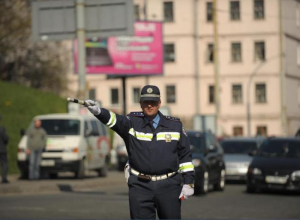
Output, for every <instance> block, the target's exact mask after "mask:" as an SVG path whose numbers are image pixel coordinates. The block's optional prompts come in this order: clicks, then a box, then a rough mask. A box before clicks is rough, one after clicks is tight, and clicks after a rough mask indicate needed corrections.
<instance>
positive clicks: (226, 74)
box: [71, 0, 300, 135]
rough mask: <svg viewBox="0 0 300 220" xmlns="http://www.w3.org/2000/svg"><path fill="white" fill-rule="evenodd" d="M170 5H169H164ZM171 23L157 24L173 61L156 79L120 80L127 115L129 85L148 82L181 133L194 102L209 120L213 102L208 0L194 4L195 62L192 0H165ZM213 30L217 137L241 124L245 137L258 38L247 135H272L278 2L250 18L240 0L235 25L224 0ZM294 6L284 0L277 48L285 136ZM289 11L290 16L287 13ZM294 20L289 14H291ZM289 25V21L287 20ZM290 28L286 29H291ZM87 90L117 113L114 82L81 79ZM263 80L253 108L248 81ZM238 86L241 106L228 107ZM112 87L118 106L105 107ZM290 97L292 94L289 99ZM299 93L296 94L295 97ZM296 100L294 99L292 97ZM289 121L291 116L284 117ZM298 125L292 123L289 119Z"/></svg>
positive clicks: (153, 16)
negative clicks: (238, 51)
mask: <svg viewBox="0 0 300 220" xmlns="http://www.w3.org/2000/svg"><path fill="white" fill-rule="evenodd" d="M170 1H171V0H170ZM163 2H165V1H163V0H148V1H146V3H147V18H148V20H150V21H163ZM172 2H173V5H174V12H173V13H174V22H164V26H163V32H164V37H163V42H164V43H174V45H175V56H176V58H175V62H173V63H165V64H164V75H163V76H154V77H134V78H128V79H127V81H126V85H127V91H126V93H127V111H128V112H130V111H139V110H140V107H139V105H138V104H135V103H133V102H132V88H133V87H140V88H142V87H143V86H144V85H145V84H155V85H157V86H159V88H160V90H161V95H162V106H167V107H169V108H170V110H171V114H172V115H173V116H176V117H180V118H181V119H182V120H183V121H184V122H185V126H186V127H187V128H189V129H191V128H192V127H193V124H192V121H193V116H194V115H196V114H197V112H196V104H197V102H199V103H200V104H199V106H200V108H199V112H198V113H201V114H204V115H214V114H215V105H214V104H211V103H209V100H208V86H209V85H213V84H214V65H213V63H208V62H207V53H208V52H207V45H208V43H213V41H214V36H213V24H212V22H207V21H206V2H208V0H198V5H197V12H198V20H197V23H198V33H199V35H198V37H197V40H198V50H199V59H198V60H197V61H196V60H195V56H194V55H195V49H196V47H195V35H194V25H195V23H194V22H195V20H194V18H195V17H194V15H195V14H194V8H195V2H196V1H194V0H173V1H172ZM217 2H218V8H219V10H218V19H219V20H218V32H219V61H220V62H219V69H220V82H221V84H220V89H221V90H220V102H221V111H220V112H221V120H220V123H219V125H220V127H221V130H222V133H223V134H224V135H225V134H226V135H232V134H233V127H235V126H242V127H243V133H244V135H246V134H247V125H248V124H247V118H246V116H247V111H246V107H247V105H246V103H247V94H248V83H249V79H250V76H251V75H252V74H254V72H255V71H254V70H255V69H256V68H257V67H258V66H259V65H260V62H258V61H255V59H254V43H255V42H256V41H264V42H265V46H266V61H265V62H264V64H262V66H261V68H259V69H258V71H257V73H256V74H255V76H254V77H253V81H252V83H251V85H250V106H251V121H250V123H251V134H252V135H254V134H256V130H257V126H267V129H268V134H269V135H280V134H282V131H281V117H280V116H281V115H280V114H281V102H280V96H281V94H280V50H279V40H280V38H279V14H278V12H279V10H278V9H279V8H278V6H279V4H278V1H277V0H265V19H262V20H255V19H254V16H253V0H240V7H241V13H240V17H241V19H240V21H231V20H230V13H229V11H230V4H229V2H230V1H229V0H228V1H227V0H226V1H224V0H218V1H217ZM144 3H145V1H144V0H135V4H139V5H140V11H141V16H140V18H141V19H144V15H143V13H142V11H143V7H144ZM296 3H297V5H296V6H297V7H298V4H299V1H296V0H284V1H282V5H283V14H285V15H283V17H287V16H289V17H291V18H289V19H288V20H285V23H284V24H283V27H284V28H285V29H284V32H285V33H288V34H286V35H285V36H289V35H291V36H293V37H292V40H291V37H285V38H284V41H283V42H284V43H283V50H284V52H285V54H286V57H285V65H284V67H285V68H286V73H287V75H292V77H289V76H287V78H286V80H285V88H286V97H287V98H286V105H287V112H288V115H290V116H288V117H290V118H289V119H288V121H289V122H288V126H290V127H291V129H289V132H292V131H293V129H294V127H297V123H298V122H296V123H295V120H296V119H295V118H297V117H299V115H298V113H297V112H300V111H299V107H300V104H298V105H295V102H294V99H295V98H296V97H295V96H296V94H298V93H296V92H295V88H297V86H298V87H299V85H300V82H299V78H300V71H299V66H297V65H295V50H294V48H295V46H296V44H297V43H299V42H298V40H296V41H295V37H296V38H297V39H298V35H299V34H300V31H298V30H299V29H297V28H298V26H297V27H296V28H295V27H294V26H295V24H296V23H295V21H293V15H290V14H291V13H290V11H291V10H294V8H295V7H296V6H295V4H296ZM295 13H296V12H295ZM294 16H295V17H296V15H294ZM293 22H294V23H293ZM292 24H293V25H294V26H292ZM233 42H240V43H241V45H242V62H240V63H235V62H232V61H231V43H233ZM196 65H198V68H199V74H200V78H199V81H198V84H199V88H198V93H199V100H196V95H195V94H196V92H197V91H196V82H195V79H196ZM71 78H72V79H73V81H72V82H73V84H72V85H71V87H72V88H73V90H74V91H76V89H77V88H76V86H77V79H76V76H72V77H71ZM87 81H88V82H89V83H88V84H89V88H96V93H97V99H99V100H101V102H102V105H103V106H105V107H107V108H110V109H113V110H115V111H117V112H119V113H121V112H122V100H121V99H122V93H121V90H122V83H121V80H120V79H114V80H106V77H105V76H101V75H88V76H87ZM256 83H265V84H266V88H267V102H266V103H263V104H258V103H256V102H255V91H254V90H255V89H254V88H255V84H256ZM233 84H241V85H242V94H243V98H242V100H243V101H242V103H241V104H234V103H233V102H232V85H233ZM167 85H175V86H176V103H173V104H168V103H166V86H167ZM111 88H118V89H119V97H120V103H119V105H111V103H110V89H111ZM291 94H293V95H291ZM299 96H300V92H299ZM299 99H300V98H299ZM292 118H293V119H292ZM297 120H298V119H297Z"/></svg>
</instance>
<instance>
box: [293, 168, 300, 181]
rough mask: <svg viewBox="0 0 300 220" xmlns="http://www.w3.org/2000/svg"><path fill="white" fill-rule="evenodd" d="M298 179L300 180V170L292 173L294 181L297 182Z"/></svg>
mask: <svg viewBox="0 0 300 220" xmlns="http://www.w3.org/2000/svg"><path fill="white" fill-rule="evenodd" d="M296 178H300V170H296V171H294V172H293V173H292V180H295V179H296Z"/></svg>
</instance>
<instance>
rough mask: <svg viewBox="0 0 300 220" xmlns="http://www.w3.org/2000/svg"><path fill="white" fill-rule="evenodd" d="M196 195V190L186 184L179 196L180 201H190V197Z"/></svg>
mask: <svg viewBox="0 0 300 220" xmlns="http://www.w3.org/2000/svg"><path fill="white" fill-rule="evenodd" d="M193 194H194V188H192V187H190V186H189V185H187V184H184V185H183V187H182V190H181V193H180V196H179V199H181V200H183V199H188V198H189V197H190V196H192V195H193Z"/></svg>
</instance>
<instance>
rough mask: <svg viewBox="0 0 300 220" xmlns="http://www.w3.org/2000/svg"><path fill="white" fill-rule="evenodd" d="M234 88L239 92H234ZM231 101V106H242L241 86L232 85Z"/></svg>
mask: <svg viewBox="0 0 300 220" xmlns="http://www.w3.org/2000/svg"><path fill="white" fill-rule="evenodd" d="M236 88H238V89H239V90H236V91H235V89H236ZM235 93H237V94H235ZM231 100H232V104H243V85H242V84H232V86H231Z"/></svg>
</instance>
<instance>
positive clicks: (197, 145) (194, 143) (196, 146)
mask: <svg viewBox="0 0 300 220" xmlns="http://www.w3.org/2000/svg"><path fill="white" fill-rule="evenodd" d="M188 137H189V140H190V146H191V152H192V153H204V152H205V140H204V136H203V135H201V134H199V133H196V134H195V133H188Z"/></svg>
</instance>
